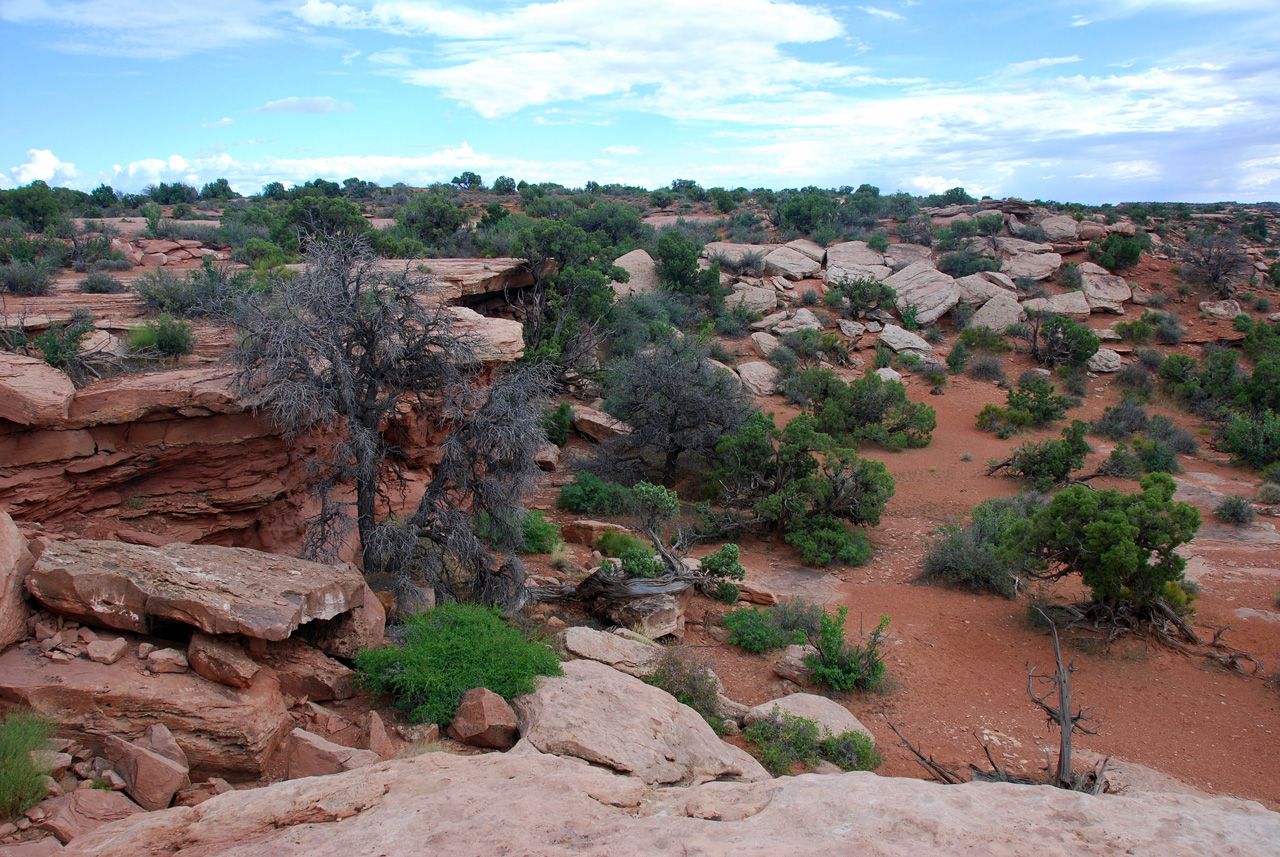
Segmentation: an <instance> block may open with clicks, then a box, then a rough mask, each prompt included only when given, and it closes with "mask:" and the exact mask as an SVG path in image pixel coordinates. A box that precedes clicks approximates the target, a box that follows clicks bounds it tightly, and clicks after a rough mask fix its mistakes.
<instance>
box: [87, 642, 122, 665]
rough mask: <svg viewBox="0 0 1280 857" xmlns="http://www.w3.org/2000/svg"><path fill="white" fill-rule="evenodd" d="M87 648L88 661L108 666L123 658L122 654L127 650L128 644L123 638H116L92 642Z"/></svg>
mask: <svg viewBox="0 0 1280 857" xmlns="http://www.w3.org/2000/svg"><path fill="white" fill-rule="evenodd" d="M88 648H89V652H88V654H89V660H91V661H97V662H98V663H100V664H108V665H109V664H114V663H115V662H116V661H118V660H120V659H121V658H122V657H124V653H125V652H126V651H128V650H129V642H128V641H127V640H125V639H124V638H123V637H116V638H115V639H113V640H105V639H104V640H94V641H93V642H92V643H89V647H88Z"/></svg>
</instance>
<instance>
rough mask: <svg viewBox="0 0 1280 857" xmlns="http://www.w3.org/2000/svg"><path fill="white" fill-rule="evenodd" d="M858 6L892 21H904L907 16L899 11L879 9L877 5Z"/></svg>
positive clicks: (870, 13)
mask: <svg viewBox="0 0 1280 857" xmlns="http://www.w3.org/2000/svg"><path fill="white" fill-rule="evenodd" d="M856 8H857V9H859V10H861V11H863V12H866V13H867V14H868V15H874V16H876V17H877V18H888V19H890V20H892V21H902V20H905V17H906V16H904V15H899V14H898V13H897V12H891V11H889V10H888V9H878V8H876V7H875V6H858V7H856Z"/></svg>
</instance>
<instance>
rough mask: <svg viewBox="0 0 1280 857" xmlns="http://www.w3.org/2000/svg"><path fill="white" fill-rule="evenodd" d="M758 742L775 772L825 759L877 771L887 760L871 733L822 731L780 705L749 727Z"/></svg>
mask: <svg viewBox="0 0 1280 857" xmlns="http://www.w3.org/2000/svg"><path fill="white" fill-rule="evenodd" d="M743 734H744V735H745V736H746V738H747V740H748V741H750V742H752V743H753V744H755V745H756V748H757V753H758V755H759V759H760V763H761V764H762V765H764V766H765V768H766V769H767V770H768V771H769V773H771V774H773V775H774V776H779V777H780V776H786V775H787V774H790V773H791V770H792V768H794V767H795V765H796V764H802V765H804V766H805V767H806V768H807V767H812V766H813V765H815V764H817V762H818V760H819V759H825V760H826V761H828V762H831V763H832V764H833V765H835V766H837V767H838V768H840V769H841V770H843V771H874V770H875V769H876V768H878V767H880V763H881V762H882V761H883V758H882V757H881V755H880V754H879V753H878V752H877V751H876V749H875V745H874V744H873V743H872V740H871V738H870V737H869V736H867V735H866V734H864V733H862V732H856V731H849V732H844V733H841V734H840V735H832V734H831V731H830V730H829V729H825V728H824V729H822V730H821V734H819V726H818V724H817V723H816V722H815V721H813V720H810V719H808V718H806V717H797V716H796V715H794V714H791V713H789V712H786V711H783V710H781V709H779V708H775V709H773V711H771V712H769V714H768V716H766V717H762V718H760V719H759V720H757V721H756V722H755V723H752V724H751V725H750V726H748V727H747V730H746V732H744V733H743Z"/></svg>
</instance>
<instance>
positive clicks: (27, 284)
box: [0, 262, 57, 298]
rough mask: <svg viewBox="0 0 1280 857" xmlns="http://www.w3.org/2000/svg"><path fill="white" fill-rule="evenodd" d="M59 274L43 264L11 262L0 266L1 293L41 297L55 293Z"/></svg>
mask: <svg viewBox="0 0 1280 857" xmlns="http://www.w3.org/2000/svg"><path fill="white" fill-rule="evenodd" d="M56 278H57V273H56V272H55V271H54V269H53V267H52V266H50V265H46V264H44V263H42V262H34V263H33V262H9V263H7V264H4V265H0V292H10V293H12V294H15V295H21V296H22V297H28V298H30V297H40V296H42V295H47V294H49V293H50V292H51V291H53V281H54V280H55V279H56Z"/></svg>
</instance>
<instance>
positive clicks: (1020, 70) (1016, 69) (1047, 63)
mask: <svg viewBox="0 0 1280 857" xmlns="http://www.w3.org/2000/svg"><path fill="white" fill-rule="evenodd" d="M1073 62H1080V57H1078V56H1069V57H1044V58H1043V59H1038V60H1027V61H1026V62H1015V63H1009V64H1008V65H1007V66H1005V67H1004V70H1003V72H1002V73H1003V74H1005V75H1007V76H1009V77H1013V76H1015V75H1019V74H1026V73H1027V72H1029V71H1038V70H1039V69H1042V68H1050V67H1052V66H1055V65H1065V64H1066V63H1073Z"/></svg>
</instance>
